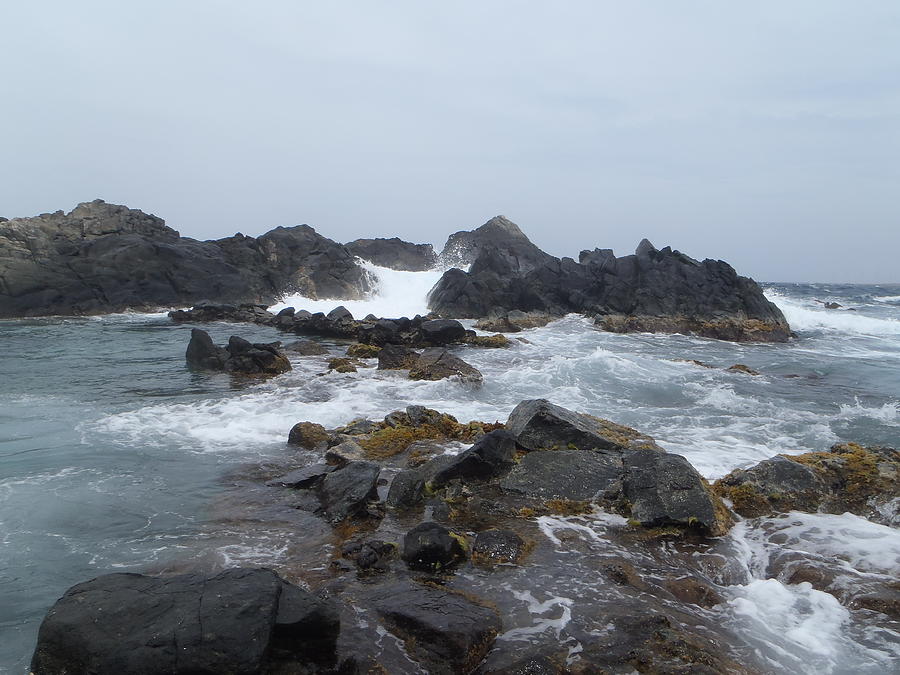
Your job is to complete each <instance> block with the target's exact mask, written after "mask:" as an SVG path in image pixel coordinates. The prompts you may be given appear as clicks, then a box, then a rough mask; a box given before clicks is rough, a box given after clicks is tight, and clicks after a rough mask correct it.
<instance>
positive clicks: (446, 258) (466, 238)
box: [440, 216, 552, 272]
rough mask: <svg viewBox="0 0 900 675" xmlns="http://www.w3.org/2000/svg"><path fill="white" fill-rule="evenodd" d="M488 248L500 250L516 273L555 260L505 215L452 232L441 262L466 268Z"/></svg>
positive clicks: (442, 253) (449, 265)
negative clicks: (468, 230) (465, 229)
mask: <svg viewBox="0 0 900 675" xmlns="http://www.w3.org/2000/svg"><path fill="white" fill-rule="evenodd" d="M485 250H491V251H499V252H500V253H501V254H502V256H503V258H504V260H506V261H508V263H509V265H510V267H511V268H512V269H514V270H515V271H517V272H527V271H529V270H531V269H534V268H535V267H538V266H539V265H541V264H542V263H544V262H546V261H547V260H551V259H552V256H550V255H549V254H547V253H544V252H543V251H542V250H541V249H539V248H538V247H537V246H535V245H534V244H532V243H531V240H529V239H528V237H526V236H525V234H524V233H523V232H522V230H520V229H519V226H518V225H516V224H515V223H514V222H512V221H511V220H509V219H508V218H506V217H505V216H495V217H494V218H491V219H490V220H489V221H487V222H486V223H485V224H484V225H482V226H481V227H479V228H478V229H476V230H472V231H470V232H466V231H460V232H456V233H454V234H451V235H450V237H449V238H448V239H447V243H446V244H445V245H444V249H443V250H442V251H441V256H440V258H441V263H442V264H443V265H444V266H446V267H466V266H468V265H472V264H473V263H474V262H475V261H476V260H477V259H478V257H479V255H480V254H481V253H482V251H485Z"/></svg>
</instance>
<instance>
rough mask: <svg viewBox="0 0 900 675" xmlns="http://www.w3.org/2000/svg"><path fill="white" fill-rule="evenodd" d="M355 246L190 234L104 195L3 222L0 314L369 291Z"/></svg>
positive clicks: (296, 234) (311, 235)
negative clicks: (203, 237) (193, 236)
mask: <svg viewBox="0 0 900 675" xmlns="http://www.w3.org/2000/svg"><path fill="white" fill-rule="evenodd" d="M367 290H369V282H368V278H367V276H366V274H365V272H364V270H363V269H362V268H360V267H359V266H358V265H357V264H356V262H355V258H354V256H353V254H352V253H350V251H348V250H347V249H346V248H345V247H344V246H342V245H340V244H338V243H336V242H333V241H331V240H330V239H326V238H325V237H322V236H321V235H319V234H317V233H316V231H315V230H313V229H312V228H311V227H309V226H307V225H300V226H297V227H290V228H283V227H279V228H276V229H274V230H272V231H271V232H268V233H266V234H264V235H262V236H261V237H257V238H254V237H245V236H244V235H242V234H236V235H235V236H233V237H228V238H226V239H220V240H218V241H197V240H195V239H190V238H188V237H182V236H180V235H179V234H178V232H176V231H175V230H173V229H172V228H170V227H167V226H166V224H165V222H164V221H163V220H162V219H161V218H158V217H156V216H153V215H148V214H146V213H143V212H142V211H138V210H136V209H129V208H127V207H125V206H117V205H114V204H107V203H105V202H103V201H102V200H99V199H98V200H95V201H93V202H88V203H84V204H79V205H78V206H77V207H76V208H75V209H73V210H72V211H70V212H69V213H63V212H62V211H57V212H56V213H50V214H44V215H40V216H36V217H34V218H15V219H12V220H9V221H6V222H0V317H12V316H41V315H48V314H98V313H105V312H116V311H122V310H126V309H137V310H145V309H155V308H158V307H166V306H173V305H190V304H195V303H197V302H199V301H201V300H209V301H214V302H232V303H239V302H265V303H268V304H271V302H273V301H274V300H275V298H276V297H278V296H280V295H282V294H283V293H293V292H299V293H304V294H306V295H309V296H311V297H323V298H332V297H335V298H336V297H341V298H355V297H360V296H361V295H362V294H363V293H364V292H366V291H367Z"/></svg>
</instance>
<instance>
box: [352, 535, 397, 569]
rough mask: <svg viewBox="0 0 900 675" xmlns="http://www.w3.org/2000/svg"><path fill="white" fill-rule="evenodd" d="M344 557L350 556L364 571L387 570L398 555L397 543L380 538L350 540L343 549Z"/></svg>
mask: <svg viewBox="0 0 900 675" xmlns="http://www.w3.org/2000/svg"><path fill="white" fill-rule="evenodd" d="M341 555H342V556H343V557H344V558H350V559H351V560H353V562H355V563H356V566H357V568H359V570H360V571H363V572H385V571H387V569H388V568H389V567H390V563H391V561H392V560H393V559H394V558H396V557H397V545H396V544H394V543H391V542H387V541H381V540H379V539H373V540H371V541H366V542H360V541H353V542H348V543H346V544H345V545H344V547H343V548H342V549H341Z"/></svg>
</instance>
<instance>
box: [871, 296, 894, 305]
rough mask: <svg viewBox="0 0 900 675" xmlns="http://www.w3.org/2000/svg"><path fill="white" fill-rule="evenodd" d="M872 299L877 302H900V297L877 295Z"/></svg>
mask: <svg viewBox="0 0 900 675" xmlns="http://www.w3.org/2000/svg"><path fill="white" fill-rule="evenodd" d="M872 299H873V300H875V301H876V302H888V303H892V302H900V295H877V296H875V297H873V298H872Z"/></svg>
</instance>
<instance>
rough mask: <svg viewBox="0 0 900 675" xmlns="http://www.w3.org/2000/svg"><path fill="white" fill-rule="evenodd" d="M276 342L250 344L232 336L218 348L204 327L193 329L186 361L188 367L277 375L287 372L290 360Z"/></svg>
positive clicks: (289, 367) (247, 373)
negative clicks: (226, 343)
mask: <svg viewBox="0 0 900 675" xmlns="http://www.w3.org/2000/svg"><path fill="white" fill-rule="evenodd" d="M276 345H277V343H276V344H261V343H251V342H248V341H247V340H245V339H243V338H240V337H238V336H237V335H232V336H231V338H230V339H229V340H228V345H227V346H226V347H218V346H216V345H215V344H213V341H212V338H211V337H210V336H209V333H207V332H206V331H205V330H201V329H199V328H192V329H191V340H190V342H189V343H188V346H187V351H186V352H185V360H186V361H187V364H188V366H189V367H191V368H196V369H199V370H224V371H226V372H229V373H241V374H246V375H278V374H279V373H285V372H287V371H289V370H290V369H291V362H290V361H289V360H288V358H287V357H286V356H285V355H284V354H283V353H282V352H281V351H280V350H279V349H278V347H277V346H276Z"/></svg>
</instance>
